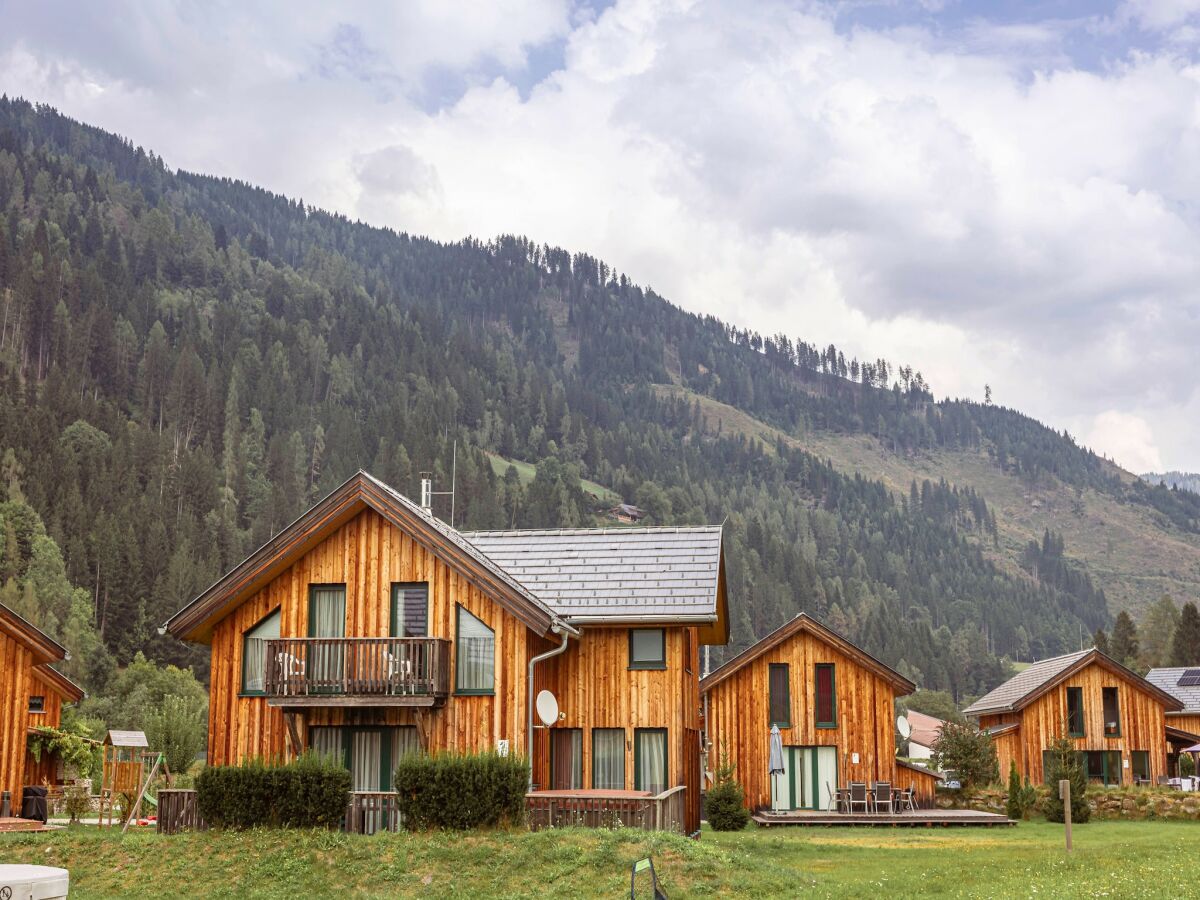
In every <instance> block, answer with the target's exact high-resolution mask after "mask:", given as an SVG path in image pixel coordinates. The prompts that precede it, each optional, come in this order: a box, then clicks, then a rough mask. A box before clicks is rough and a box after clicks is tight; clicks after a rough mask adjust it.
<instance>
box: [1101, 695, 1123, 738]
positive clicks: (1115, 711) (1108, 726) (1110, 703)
mask: <svg viewBox="0 0 1200 900" xmlns="http://www.w3.org/2000/svg"><path fill="white" fill-rule="evenodd" d="M1102 694H1103V696H1104V736H1105V737H1120V736H1121V705H1120V702H1119V701H1118V700H1117V689H1116V688H1115V687H1106V688H1104V689H1103V691H1102Z"/></svg>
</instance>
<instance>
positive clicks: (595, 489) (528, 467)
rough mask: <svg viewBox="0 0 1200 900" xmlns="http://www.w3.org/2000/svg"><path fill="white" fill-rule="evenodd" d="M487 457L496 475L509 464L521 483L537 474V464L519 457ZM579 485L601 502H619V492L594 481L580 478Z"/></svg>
mask: <svg viewBox="0 0 1200 900" xmlns="http://www.w3.org/2000/svg"><path fill="white" fill-rule="evenodd" d="M488 459H489V460H490V461H491V463H492V471H493V472H495V473H496V475H497V476H503V475H504V473H505V472H507V471H508V467H509V466H512V467H513V468H514V469H516V470H517V477H518V478H520V479H521V484H529V482H531V481H533V478H534V476H535V475H537V466H535V465H533V464H532V463H527V462H522V461H521V460H519V459H506V458H505V457H503V456H501V455H500V454H498V453H489V454H488ZM579 486H580V487H582V488H583V489H584V491H586V492H587V493H589V494H591V495H592V496H593V497H595V498H596V499H597V500H600V501H601V502H604V503H612V504H614V505H615V504H617V503H620V502H621V495H620V494H618V493H616V492H615V491H613V490H611V489H609V488H606V487H605V486H604V485H602V484H598V483H597V482H595V481H589V480H588V479H586V478H581V479H580V480H579Z"/></svg>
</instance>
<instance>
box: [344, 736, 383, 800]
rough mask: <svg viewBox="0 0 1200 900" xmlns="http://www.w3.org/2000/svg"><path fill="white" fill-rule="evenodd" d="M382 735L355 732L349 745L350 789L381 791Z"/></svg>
mask: <svg viewBox="0 0 1200 900" xmlns="http://www.w3.org/2000/svg"><path fill="white" fill-rule="evenodd" d="M382 773H383V734H382V733H380V732H378V731H355V732H353V738H352V740H351V743H350V789H351V790H353V791H381V790H383V781H382Z"/></svg>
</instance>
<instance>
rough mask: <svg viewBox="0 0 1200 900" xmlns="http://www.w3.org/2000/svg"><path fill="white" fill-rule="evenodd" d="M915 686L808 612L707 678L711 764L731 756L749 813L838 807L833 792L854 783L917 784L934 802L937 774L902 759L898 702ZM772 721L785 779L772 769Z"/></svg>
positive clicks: (925, 800) (703, 687) (924, 800)
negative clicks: (777, 733)
mask: <svg viewBox="0 0 1200 900" xmlns="http://www.w3.org/2000/svg"><path fill="white" fill-rule="evenodd" d="M914 689H915V685H914V684H913V683H912V682H911V681H909V680H908V679H907V678H905V677H904V676H903V675H900V674H899V673H898V672H896V671H895V670H893V669H891V668H889V667H888V666H886V665H884V664H883V663H881V662H880V661H879V660H877V659H875V658H874V657H873V656H871V655H870V654H869V653H867V652H865V651H864V650H862V649H861V648H859V647H856V646H855V645H854V644H853V643H851V642H850V641H849V640H847V639H846V638H844V637H842V636H841V635H839V634H837V633H836V632H834V631H832V630H831V629H829V628H827V627H825V626H824V625H822V624H821V623H820V622H818V621H817V620H816V619H814V618H813V617H812V616H809V615H808V614H806V613H801V614H800V615H798V616H796V618H794V619H792V620H791V621H790V622H788V623H787V624H785V625H783V626H782V627H780V628H778V629H776V630H775V631H773V632H772V633H771V634H769V635H767V636H766V637H764V638H763V639H762V640H760V641H758V642H757V643H756V644H754V645H753V646H751V647H748V648H747V649H746V650H744V651H742V652H741V653H739V654H738V655H737V656H735V657H733V659H731V660H729V661H728V662H726V663H724V664H723V665H722V666H720V668H718V669H716V670H715V671H713V672H712V674H710V675H709V676H708V677H707V678H704V679H702V680H701V682H700V692H701V696H702V698H703V702H704V720H705V736H706V740H707V742H708V745H709V748H710V751H709V752H710V760H712V768H713V769H715V768H716V764H717V762H718V761H719V760H720V758H721V756H722V755H723V754H727V755H728V758H729V761H730V762H732V763H734V764H735V765H736V767H737V769H736V777H737V779H738V780H739V781H740V782H741V783H742V785H743V786H744V788H745V790H746V805H747V806H748V807H749V808H750V809H752V810H760V809H767V808H774V809H784V810H821V811H828V810H833V809H835V807H834V804H833V802H832V795H831V793H830V792H831V791H835V790H837V789H838V787H840V786H845V785H846V784H847V783H848V782H850V781H865V782H868V783H871V784H873V783H875V782H879V781H886V782H891V783H892V785H893V786H894V787H898V788H901V789H904V788H908V787H912V788H914V789H915V791H916V796H917V797H918V799H919V801H920V803H921V804H922V805H930V804H931V803H932V800H933V794H934V789H935V787H936V785H937V782H938V778H939V776H937V775H936V774H934V773H932V772H930V771H928V770H926V769H923V768H921V767H919V766H914V765H909V764H908V763H906V762H903V761H901V760H898V759H896V731H895V728H896V726H895V720H896V717H895V712H894V710H895V699H896V697H898V696H903V695H905V694H909V693H911V692H912V691H913V690H914ZM774 725H778V726H779V730H780V734H781V736H782V738H783V750H784V754H783V757H784V767H785V772H784V774H783V775H782V776H779V777H772V776H771V775H769V774H768V762H769V754H770V730H771V727H772V726H774Z"/></svg>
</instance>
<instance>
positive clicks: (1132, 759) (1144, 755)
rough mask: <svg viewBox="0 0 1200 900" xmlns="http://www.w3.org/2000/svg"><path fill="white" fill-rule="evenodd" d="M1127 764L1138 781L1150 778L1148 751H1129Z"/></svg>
mask: <svg viewBox="0 0 1200 900" xmlns="http://www.w3.org/2000/svg"><path fill="white" fill-rule="evenodd" d="M1129 766H1130V771H1132V773H1133V777H1134V778H1135V779H1137V780H1138V781H1149V780H1150V751H1149V750H1132V751H1130V753H1129Z"/></svg>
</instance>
